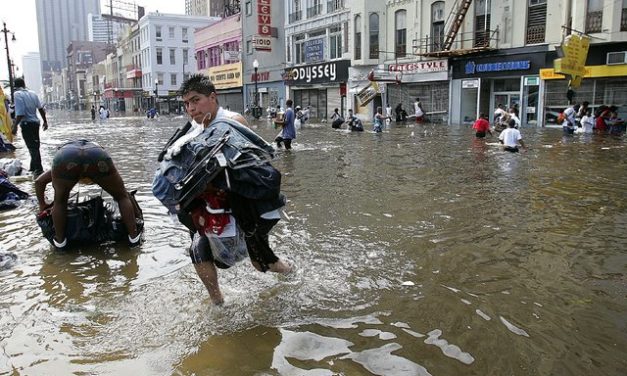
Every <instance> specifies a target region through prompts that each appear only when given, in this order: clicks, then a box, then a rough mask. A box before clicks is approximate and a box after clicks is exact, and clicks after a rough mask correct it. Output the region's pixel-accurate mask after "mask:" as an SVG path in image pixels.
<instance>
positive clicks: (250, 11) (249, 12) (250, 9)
mask: <svg viewBox="0 0 627 376" xmlns="http://www.w3.org/2000/svg"><path fill="white" fill-rule="evenodd" d="M252 14H253V4H252V3H251V2H250V1H247V2H246V16H250V15H252Z"/></svg>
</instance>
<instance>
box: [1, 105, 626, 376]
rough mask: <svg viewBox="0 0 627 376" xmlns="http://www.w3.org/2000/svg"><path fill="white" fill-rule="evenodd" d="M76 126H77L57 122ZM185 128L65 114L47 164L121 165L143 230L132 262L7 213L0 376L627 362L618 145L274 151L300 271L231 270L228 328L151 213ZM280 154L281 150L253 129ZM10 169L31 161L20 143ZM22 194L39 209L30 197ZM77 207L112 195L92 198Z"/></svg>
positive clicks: (263, 129)
mask: <svg viewBox="0 0 627 376" xmlns="http://www.w3.org/2000/svg"><path fill="white" fill-rule="evenodd" d="M64 116H65V117H64ZM182 122H184V118H181V117H179V118H167V117H161V118H159V119H156V120H148V119H145V118H141V117H136V118H112V119H109V120H108V121H105V122H103V123H99V122H96V123H91V122H89V121H86V120H85V119H84V118H71V117H67V116H66V115H62V114H59V115H58V116H55V114H53V115H52V120H51V129H50V130H49V131H48V132H45V133H44V134H43V135H42V141H43V146H42V157H43V161H44V165H49V163H50V160H51V156H52V154H53V153H54V151H55V148H56V147H57V146H58V145H60V144H61V143H63V142H65V141H66V140H69V139H75V138H87V139H92V140H94V141H96V142H99V143H100V144H102V145H103V146H104V147H105V148H106V149H107V150H108V151H109V152H110V154H111V155H112V157H113V159H114V161H115V163H116V166H117V167H118V169H119V170H120V173H121V175H122V177H123V178H124V180H125V182H126V185H127V187H128V188H129V189H137V190H138V194H137V196H136V197H137V199H138V201H139V203H140V205H141V206H142V209H143V211H144V216H145V221H146V236H145V238H146V241H145V243H144V244H143V245H142V247H141V248H140V249H138V250H135V249H134V250H130V249H128V248H127V247H126V246H124V245H117V244H106V245H101V246H97V247H91V248H86V249H81V250H80V251H76V252H71V253H58V252H54V251H53V250H51V249H50V247H49V245H48V243H47V241H45V240H44V239H42V238H41V236H40V235H39V229H38V227H37V225H36V223H35V220H34V214H35V211H36V204H35V202H34V201H33V200H31V201H28V202H26V203H25V204H24V205H22V206H20V207H19V208H17V209H15V210H13V211H10V212H0V230H1V231H2V237H1V239H0V254H1V255H13V256H7V257H4V258H3V259H2V260H4V261H6V262H4V261H2V260H0V262H3V264H2V267H0V374H13V373H16V374H29V375H30V374H46V375H49V374H68V373H83V374H110V375H118V374H130V373H137V374H158V375H162V374H163V375H166V374H168V375H169V374H181V375H192V374H194V375H216V374H219V375H266V374H281V375H335V374H344V375H369V374H372V375H429V374H431V375H458V374H477V375H487V374H498V375H500V374H515V375H518V374H521V375H522V374H525V375H526V374H568V375H588V374H606V375H618V374H622V373H623V372H624V369H625V368H626V367H627V362H626V361H625V359H624V353H623V349H624V348H626V346H627V339H626V337H625V335H624V327H625V326H626V324H627V322H626V321H627V320H626V319H625V315H624V312H625V311H626V308H627V303H626V302H625V299H624V297H625V293H626V292H627V279H626V277H625V265H626V263H627V256H626V255H625V254H624V252H623V250H624V249H626V248H627V235H625V234H626V233H627V232H626V231H625V230H627V219H626V218H627V216H626V215H625V214H626V210H625V202H626V201H625V198H626V197H625V193H624V187H625V186H626V183H627V174H626V173H625V172H627V169H626V158H625V145H624V140H623V139H622V138H611V137H597V136H593V137H589V136H587V137H583V136H581V137H580V136H574V137H563V135H562V133H561V130H557V129H523V137H524V138H525V142H526V144H528V145H529V146H530V149H529V151H528V152H526V153H520V154H517V155H514V154H510V153H504V152H502V151H501V150H500V147H499V145H498V143H497V142H496V139H495V138H490V137H488V138H487V139H486V140H485V141H483V140H476V139H475V138H474V137H473V132H472V130H470V129H468V128H466V127H458V126H452V127H446V126H434V125H421V126H413V124H412V126H411V127H408V128H391V129H388V130H386V132H384V133H383V134H372V133H368V132H364V133H348V132H344V131H335V130H331V129H330V127H329V126H328V125H315V126H308V127H306V128H304V129H301V130H299V134H298V139H297V142H296V144H295V145H294V148H293V150H292V151H291V152H286V151H283V150H281V151H279V152H278V155H277V159H276V160H275V165H276V166H277V167H278V168H279V169H280V170H281V171H282V172H283V189H284V192H285V193H286V195H287V197H288V200H289V201H288V204H287V206H286V207H285V208H284V210H283V212H284V220H283V221H281V222H279V224H278V225H277V226H276V227H275V229H274V230H273V231H272V233H271V244H272V245H273V247H274V248H275V250H276V252H277V253H278V254H280V255H282V256H285V257H286V258H288V259H290V260H292V261H293V262H294V263H295V264H296V265H297V271H296V273H293V274H292V275H290V276H277V275H274V274H262V273H258V272H256V271H255V270H254V269H253V268H252V266H251V265H250V264H249V263H247V262H244V263H241V264H239V265H237V266H236V267H234V268H232V269H229V270H227V271H221V272H220V276H219V277H220V284H221V285H222V286H223V293H224V294H225V297H226V303H225V305H224V306H223V307H220V308H216V307H213V306H212V305H211V304H210V300H209V298H208V294H207V293H206V291H205V289H204V287H203V286H202V284H201V282H200V281H199V280H198V278H197V276H196V274H195V272H194V269H193V267H192V266H191V263H190V261H189V258H188V256H187V250H186V248H187V246H188V245H189V242H190V240H189V236H188V235H187V232H186V231H185V229H184V228H183V227H182V226H181V225H179V224H177V223H176V222H175V221H173V220H172V219H171V218H170V217H168V216H167V215H166V213H165V209H164V208H163V207H162V206H161V205H160V204H159V202H158V201H157V200H156V199H155V198H154V197H153V196H152V194H151V192H150V183H151V181H152V176H153V174H154V171H155V168H156V156H157V154H158V152H159V150H160V147H161V146H162V145H163V144H164V143H165V141H166V140H167V139H168V138H169V136H170V135H171V133H172V132H173V130H174V129H175V128H176V127H177V126H180V125H181V123H182ZM253 127H254V128H255V130H256V131H257V132H258V133H260V134H261V135H262V136H263V137H265V138H266V139H267V140H271V139H272V138H273V136H274V135H275V133H276V130H274V129H273V128H272V127H271V126H270V125H269V123H266V122H265V121H263V122H259V123H255V124H253ZM18 146H20V149H19V150H18V152H17V156H18V157H19V158H21V159H22V160H23V161H24V162H27V161H28V152H27V150H26V149H25V148H24V145H23V143H21V142H18ZM17 185H18V186H19V187H20V188H21V189H23V190H25V191H28V192H31V193H32V192H33V183H32V180H29V179H21V180H19V181H18V182H17ZM79 191H80V195H81V196H84V195H88V194H89V193H94V192H99V190H97V189H96V188H94V187H85V186H82V187H80V188H79Z"/></svg>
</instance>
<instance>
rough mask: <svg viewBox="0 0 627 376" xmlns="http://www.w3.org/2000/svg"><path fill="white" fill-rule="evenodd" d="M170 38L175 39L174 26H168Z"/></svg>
mask: <svg viewBox="0 0 627 376" xmlns="http://www.w3.org/2000/svg"><path fill="white" fill-rule="evenodd" d="M168 38H170V39H174V27H173V26H170V27H169V28H168Z"/></svg>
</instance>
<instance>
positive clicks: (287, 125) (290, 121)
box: [274, 99, 296, 150]
mask: <svg viewBox="0 0 627 376" xmlns="http://www.w3.org/2000/svg"><path fill="white" fill-rule="evenodd" d="M293 103H294V102H292V100H291V99H288V100H287V101H285V105H286V106H287V110H285V115H283V120H275V121H274V122H275V123H277V124H278V125H281V127H282V128H283V130H282V131H281V134H279V135H278V136H277V138H276V139H274V141H276V146H277V147H279V148H280V147H281V143H284V144H285V149H286V150H290V149H291V148H292V140H293V139H295V138H296V127H295V126H294V120H295V118H296V116H295V114H294V110H293V109H292V105H293Z"/></svg>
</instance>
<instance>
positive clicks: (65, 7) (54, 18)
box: [35, 0, 100, 85]
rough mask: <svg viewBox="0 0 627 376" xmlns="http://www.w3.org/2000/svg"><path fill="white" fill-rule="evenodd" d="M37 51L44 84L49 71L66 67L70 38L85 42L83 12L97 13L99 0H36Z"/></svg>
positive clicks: (46, 82)
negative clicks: (39, 56)
mask: <svg viewBox="0 0 627 376" xmlns="http://www.w3.org/2000/svg"><path fill="white" fill-rule="evenodd" d="M35 4H36V10H37V31H38V36H39V53H40V55H41V71H42V75H43V83H44V85H48V84H50V77H51V75H52V72H55V71H56V72H59V71H60V70H61V69H62V68H64V67H66V66H67V60H66V57H67V54H66V49H67V47H68V45H69V44H70V42H71V41H86V40H88V36H87V15H88V14H90V13H92V14H100V1H99V0H55V1H47V0H36V2H35Z"/></svg>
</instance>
